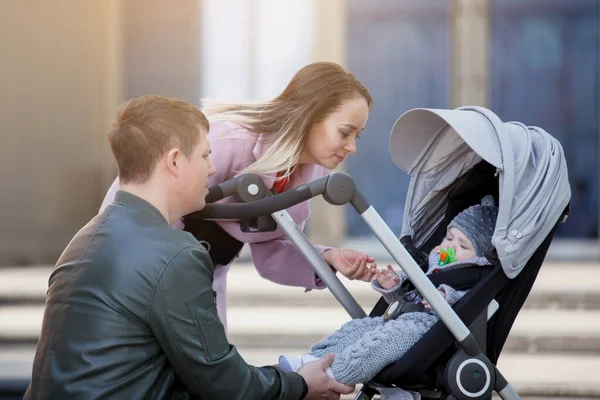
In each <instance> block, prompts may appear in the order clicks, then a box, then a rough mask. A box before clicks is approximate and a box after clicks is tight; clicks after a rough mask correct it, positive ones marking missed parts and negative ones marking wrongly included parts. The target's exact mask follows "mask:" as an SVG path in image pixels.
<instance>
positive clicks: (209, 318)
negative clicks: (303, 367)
mask: <svg viewBox="0 0 600 400" xmlns="http://www.w3.org/2000/svg"><path fill="white" fill-rule="evenodd" d="M149 320H150V321H149V322H150V327H151V329H152V332H153V333H154V335H155V337H156V339H157V341H158V343H159V344H160V346H161V348H162V350H163V351H164V352H165V354H166V356H167V358H168V359H169V362H170V363H171V365H172V366H173V368H174V370H175V373H176V374H177V376H178V377H179V379H180V380H181V381H182V382H183V383H184V385H185V386H186V389H187V390H188V391H189V392H190V393H192V394H193V395H195V396H197V397H198V398H201V399H281V400H288V399H290V400H291V399H300V398H301V397H302V392H303V390H302V389H303V388H302V381H303V378H302V377H301V376H300V375H298V374H296V373H286V372H283V371H281V370H280V369H278V368H276V367H270V366H268V367H261V368H257V367H253V366H250V365H248V364H246V362H245V361H244V359H243V358H242V357H241V356H240V355H239V354H238V352H237V350H236V348H235V346H232V345H230V344H229V342H228V341H227V337H226V335H225V330H224V328H223V325H222V324H221V322H220V320H219V318H218V316H217V310H216V303H215V299H214V295H213V290H212V264H211V261H210V258H209V256H208V253H207V252H206V251H205V250H204V249H203V248H199V247H195V246H190V247H187V248H185V249H183V250H181V251H180V252H179V253H178V254H177V255H176V256H175V257H174V258H173V259H172V260H171V261H170V262H169V263H168V265H167V267H166V268H165V270H164V272H163V274H162V276H160V277H159V282H158V285H157V288H156V292H155V294H154V298H153V302H152V307H151V311H150V316H149Z"/></svg>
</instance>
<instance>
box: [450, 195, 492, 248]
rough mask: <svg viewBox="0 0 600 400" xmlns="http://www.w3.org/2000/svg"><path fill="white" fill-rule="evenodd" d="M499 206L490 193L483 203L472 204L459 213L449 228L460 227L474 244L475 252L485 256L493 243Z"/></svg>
mask: <svg viewBox="0 0 600 400" xmlns="http://www.w3.org/2000/svg"><path fill="white" fill-rule="evenodd" d="M497 216H498V208H497V207H496V206H495V205H494V198H493V197H492V196H490V195H487V196H485V197H484V198H483V199H481V204H478V205H475V206H471V207H469V208H467V209H466V210H464V211H463V212H461V213H460V214H458V215H457V216H456V217H454V219H453V220H452V221H450V223H449V224H448V228H447V229H450V228H452V227H456V228H458V229H459V230H460V231H461V232H462V233H464V234H465V236H467V238H468V239H469V240H470V241H471V243H472V244H473V247H474V249H475V254H476V255H477V256H478V257H483V256H484V252H485V250H486V249H487V248H488V247H489V246H490V245H491V244H492V236H493V234H494V229H495V228H496V217H497Z"/></svg>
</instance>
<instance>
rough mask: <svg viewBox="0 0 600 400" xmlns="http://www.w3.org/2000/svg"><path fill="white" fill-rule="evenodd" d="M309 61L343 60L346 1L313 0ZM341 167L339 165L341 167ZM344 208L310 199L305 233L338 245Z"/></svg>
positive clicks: (343, 229) (343, 232) (342, 236)
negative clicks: (309, 212) (312, 35)
mask: <svg viewBox="0 0 600 400" xmlns="http://www.w3.org/2000/svg"><path fill="white" fill-rule="evenodd" d="M313 7H314V17H313V18H314V28H313V32H314V39H313V42H312V61H331V62H335V63H338V64H340V65H345V63H346V19H347V17H346V11H347V7H348V4H347V0H327V1H323V0H313ZM343 168H344V166H343V165H341V166H340V167H338V169H339V170H343ZM345 207H349V206H342V207H337V206H332V205H330V204H328V203H327V202H326V201H325V200H324V199H323V197H319V198H317V199H314V200H312V203H311V213H312V216H311V218H310V221H309V223H308V226H307V234H308V237H309V239H310V240H311V241H312V242H313V243H319V244H322V245H329V246H340V245H341V244H342V243H343V241H344V239H345V238H346V212H345Z"/></svg>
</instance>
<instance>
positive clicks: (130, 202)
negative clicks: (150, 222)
mask: <svg viewBox="0 0 600 400" xmlns="http://www.w3.org/2000/svg"><path fill="white" fill-rule="evenodd" d="M114 202H115V203H121V204H124V205H126V206H129V207H131V208H134V209H136V210H138V211H142V212H144V213H148V214H151V215H152V216H154V217H156V218H158V219H159V220H160V221H161V222H164V223H165V224H166V225H167V226H168V225H169V223H168V222H167V220H166V219H165V217H164V216H163V215H162V214H161V213H160V211H158V209H157V208H156V207H154V206H153V205H152V204H150V203H149V202H148V201H146V200H144V199H142V198H141V197H138V196H136V195H134V194H131V193H129V192H126V191H124V190H119V191H117V193H116V194H115V200H114Z"/></svg>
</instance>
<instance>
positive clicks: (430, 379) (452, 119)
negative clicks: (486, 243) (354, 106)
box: [194, 107, 571, 400]
mask: <svg viewBox="0 0 600 400" xmlns="http://www.w3.org/2000/svg"><path fill="white" fill-rule="evenodd" d="M390 151H391V156H392V159H393V161H394V163H395V164H396V165H397V166H398V167H399V168H400V169H402V170H403V171H404V172H406V173H408V174H410V175H411V181H410V185H409V189H408V195H407V201H406V206H405V211H404V218H403V226H402V232H401V235H400V239H398V238H397V236H396V235H395V234H394V233H393V232H392V231H391V230H390V229H389V227H388V226H387V224H386V223H385V222H384V221H383V220H382V218H381V217H380V216H379V214H377V212H376V211H375V210H374V208H373V207H372V206H371V205H370V203H369V202H368V201H367V199H366V198H365V197H364V196H363V195H362V194H361V193H360V192H359V190H358V189H357V188H356V186H355V184H354V182H353V180H352V178H351V177H350V176H348V175H347V174H345V173H341V172H335V173H332V174H331V175H329V176H327V177H324V178H321V179H318V180H315V181H312V182H309V183H307V184H304V185H302V186H300V187H297V188H295V189H292V190H290V191H288V192H284V193H282V194H279V195H272V194H271V193H270V192H269V191H268V190H267V189H266V188H265V187H264V185H263V183H262V180H261V179H260V178H259V177H258V176H255V175H242V176H239V177H237V178H235V179H233V180H230V181H227V182H224V183H222V184H221V185H219V186H216V187H213V188H211V190H210V193H209V196H208V197H207V202H208V203H214V202H215V201H218V200H220V199H222V198H225V197H228V196H231V195H234V196H236V198H237V200H238V204H208V205H207V206H206V208H205V209H204V210H202V211H200V212H198V213H194V214H195V215H194V217H197V218H208V219H222V218H237V219H240V220H242V227H246V229H249V230H252V229H254V230H264V229H274V226H275V223H276V224H277V225H278V226H279V227H281V228H282V230H283V231H284V232H285V233H286V234H287V235H288V237H289V239H290V240H292V242H293V243H294V244H295V245H296V246H297V247H298V248H299V249H300V250H301V251H302V253H303V254H304V256H305V257H306V258H307V259H308V261H309V262H310V263H311V265H312V266H313V268H314V269H315V271H316V273H317V274H318V275H319V276H320V277H321V279H322V280H323V282H324V283H325V284H326V285H327V287H328V288H329V289H330V291H331V292H332V293H333V295H334V296H335V297H336V299H337V300H338V301H339V302H340V304H341V305H342V306H343V307H344V308H345V310H346V311H347V312H348V314H349V315H350V316H351V317H352V318H362V317H365V316H366V315H365V313H364V311H363V309H362V308H361V307H360V306H359V305H358V303H357V302H356V300H355V299H354V298H353V297H352V296H351V295H350V293H349V292H348V291H347V289H346V288H345V287H344V285H343V284H342V283H341V282H340V281H339V280H338V279H337V277H336V276H335V274H334V273H333V272H332V271H331V269H330V268H329V267H328V266H327V265H326V264H325V262H324V261H323V260H322V258H321V257H320V256H319V255H318V254H317V253H316V252H315V251H314V249H313V247H312V245H311V244H310V242H308V240H307V239H306V237H305V236H304V235H303V233H302V232H301V231H300V230H299V229H298V227H297V226H296V224H295V223H294V221H293V220H292V219H291V218H290V216H289V215H288V214H287V212H285V211H283V210H285V209H286V208H288V207H290V206H292V205H294V204H297V203H299V202H302V201H305V200H308V199H310V198H312V197H315V196H318V195H323V197H324V198H325V199H326V200H327V201H328V202H329V203H330V204H333V205H343V204H347V203H350V204H351V205H352V206H353V207H354V208H355V210H356V211H357V212H358V213H359V214H360V215H361V216H362V218H363V219H364V220H365V222H366V223H367V224H368V225H369V227H370V228H371V229H372V230H373V232H374V233H375V235H376V236H377V237H378V239H379V240H380V241H381V242H382V244H383V245H384V247H385V248H386V249H387V250H388V251H389V253H390V255H391V256H392V257H393V258H394V259H395V260H396V262H398V264H399V265H400V267H401V268H402V269H403V270H404V272H405V273H406V274H407V275H408V278H409V280H410V282H408V284H410V285H413V286H414V288H416V289H417V290H418V291H419V292H420V293H421V295H422V296H423V297H424V298H425V299H427V301H428V302H429V303H430V304H431V306H432V308H433V309H434V310H435V311H436V312H437V314H438V315H439V317H440V320H439V321H438V322H437V323H436V324H435V325H434V326H433V327H432V328H431V329H430V330H429V331H428V332H427V333H426V334H425V335H424V336H423V337H422V338H421V339H420V340H419V341H418V342H417V343H416V344H415V345H414V346H413V347H412V348H411V349H410V350H409V351H408V352H407V353H406V354H405V355H404V356H403V357H402V358H401V359H400V360H397V361H396V362H394V363H393V364H391V365H389V366H387V367H386V368H384V369H383V370H382V371H380V372H379V374H378V375H377V376H375V377H374V378H373V379H372V381H370V382H365V383H364V384H363V386H362V388H361V390H360V392H359V393H358V395H357V396H356V397H355V399H358V400H362V399H371V398H372V397H373V396H374V395H375V394H376V393H377V391H376V387H379V386H397V387H401V388H404V389H408V390H412V391H416V392H419V393H420V394H421V396H422V398H424V399H443V398H456V399H491V396H492V392H493V391H495V392H497V393H498V394H499V396H500V397H501V398H503V399H518V398H519V396H518V394H517V393H516V392H515V391H514V389H513V388H512V387H511V386H510V384H509V383H508V382H507V381H506V379H505V378H504V377H503V376H502V374H501V373H500V371H498V369H497V368H496V363H497V361H498V357H499V355H500V352H501V351H502V348H503V346H504V343H505V341H506V339H507V336H508V334H509V332H510V329H511V327H512V324H513V322H514V320H515V318H516V316H517V314H518V312H519V310H520V309H521V307H522V306H523V303H524V302H525V300H526V298H527V296H528V294H529V292H530V290H531V287H532V285H533V283H534V281H535V279H536V277H537V274H538V271H539V269H540V267H541V265H542V262H543V260H544V257H545V255H546V252H547V250H548V247H549V246H550V242H551V241H552V238H553V236H554V233H555V231H556V229H557V227H558V225H559V224H560V223H562V222H564V221H565V220H566V218H567V215H568V209H569V201H570V197H571V191H570V187H569V182H568V177H567V167H566V162H565V158H564V154H563V149H562V147H561V145H560V143H559V142H558V141H557V140H556V139H554V138H553V137H552V136H550V135H549V134H548V133H546V132H545V131H544V130H542V129H540V128H537V127H527V126H525V125H523V124H521V123H518V122H509V123H503V122H502V121H501V120H500V119H499V118H498V117H497V116H496V115H495V114H494V113H492V112H491V111H490V110H487V109H485V108H481V107H461V108H458V109H456V110H438V109H413V110H410V111H407V112H406V113H404V114H403V115H402V116H401V117H400V118H399V119H398V120H397V121H396V123H395V124H394V127H393V129H392V132H391V137H390ZM485 195H492V196H493V197H494V199H495V200H496V204H498V208H499V213H498V218H497V222H496V227H495V231H494V235H493V238H492V244H493V245H492V246H491V247H490V248H489V249H487V251H486V257H487V258H488V259H489V261H490V262H491V266H485V267H481V266H473V267H465V268H460V269H455V270H451V271H444V272H441V273H438V274H434V275H429V276H427V275H425V273H424V271H423V270H422V269H421V268H420V267H419V264H420V263H421V262H422V261H424V260H426V257H427V254H428V253H429V252H430V251H431V249H432V248H433V247H434V246H435V245H437V244H438V243H439V242H441V240H442V238H443V237H444V235H445V229H446V226H447V224H448V223H449V222H450V221H451V220H452V219H453V218H454V217H455V216H456V215H457V214H458V213H459V212H460V211H462V210H463V209H465V208H466V207H469V206H471V205H474V204H477V203H478V202H479V200H480V199H481V198H482V197H484V196H485ZM273 221H275V223H273ZM441 283H446V284H449V285H451V286H453V287H455V288H457V289H459V290H466V289H470V290H469V292H468V293H467V294H466V295H465V296H464V297H463V298H462V299H461V300H460V301H459V302H458V303H457V304H456V305H454V307H450V306H449V305H448V303H446V302H445V300H444V299H443V298H442V297H441V296H440V294H439V293H438V291H437V290H436V287H437V286H438V285H439V284H441ZM387 307H388V305H387V304H386V303H385V301H384V300H383V298H381V299H380V300H379V301H378V302H377V304H376V305H375V306H374V308H373V310H372V311H371V313H370V314H369V316H379V315H383V314H384V312H385V311H386V309H387Z"/></svg>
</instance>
